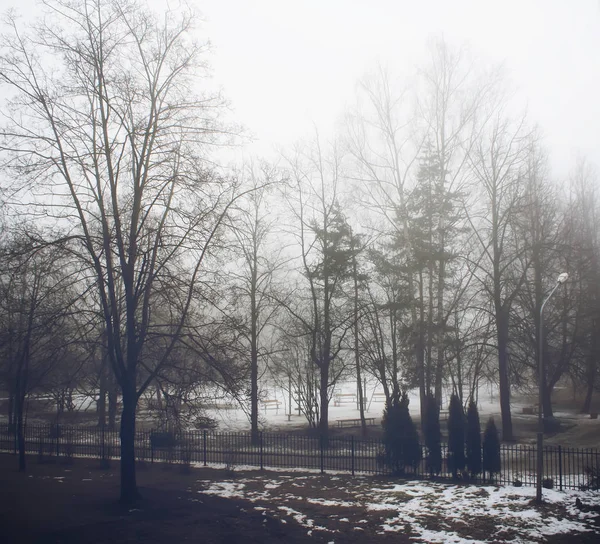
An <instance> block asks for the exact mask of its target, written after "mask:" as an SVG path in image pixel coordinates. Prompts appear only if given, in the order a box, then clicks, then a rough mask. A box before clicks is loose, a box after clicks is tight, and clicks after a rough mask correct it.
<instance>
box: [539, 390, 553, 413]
mask: <svg viewBox="0 0 600 544" xmlns="http://www.w3.org/2000/svg"><path fill="white" fill-rule="evenodd" d="M553 389H554V386H553V385H551V384H547V383H546V384H544V394H543V396H542V404H543V408H544V418H548V417H554V412H553V411H552V390H553Z"/></svg>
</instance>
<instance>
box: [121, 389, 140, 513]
mask: <svg viewBox="0 0 600 544" xmlns="http://www.w3.org/2000/svg"><path fill="white" fill-rule="evenodd" d="M136 404H137V396H136V392H135V389H133V388H132V389H128V388H125V387H124V388H123V411H122V413H121V499H120V502H121V503H122V504H132V503H134V502H136V501H137V500H139V499H140V498H141V497H140V494H139V492H138V489H137V482H136V475H135V410H136Z"/></svg>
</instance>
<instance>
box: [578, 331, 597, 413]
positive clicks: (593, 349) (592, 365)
mask: <svg viewBox="0 0 600 544" xmlns="http://www.w3.org/2000/svg"><path fill="white" fill-rule="evenodd" d="M596 330H597V328H596V327H595V323H594V327H593V332H592V334H591V338H590V352H589V355H588V360H587V368H586V384H587V391H586V394H585V399H584V401H583V406H582V407H581V412H582V413H584V414H589V413H590V410H591V408H592V395H593V394H594V386H595V383H596V354H597V349H598V348H597V344H598V340H597V336H596V334H595V331H596Z"/></svg>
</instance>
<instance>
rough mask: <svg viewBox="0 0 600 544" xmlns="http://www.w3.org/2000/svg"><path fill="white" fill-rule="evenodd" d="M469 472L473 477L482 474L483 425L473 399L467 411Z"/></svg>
mask: <svg viewBox="0 0 600 544" xmlns="http://www.w3.org/2000/svg"><path fill="white" fill-rule="evenodd" d="M467 470H468V471H469V473H470V474H471V477H473V476H476V475H477V474H480V473H481V425H480V423H479V410H478V409H477V404H476V403H475V402H474V401H473V399H471V400H470V401H469V408H468V409H467Z"/></svg>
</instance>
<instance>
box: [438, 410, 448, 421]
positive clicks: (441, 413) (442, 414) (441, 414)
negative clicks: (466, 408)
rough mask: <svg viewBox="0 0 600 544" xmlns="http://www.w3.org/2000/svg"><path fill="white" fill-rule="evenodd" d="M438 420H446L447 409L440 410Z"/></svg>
mask: <svg viewBox="0 0 600 544" xmlns="http://www.w3.org/2000/svg"><path fill="white" fill-rule="evenodd" d="M440 421H448V410H440Z"/></svg>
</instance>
